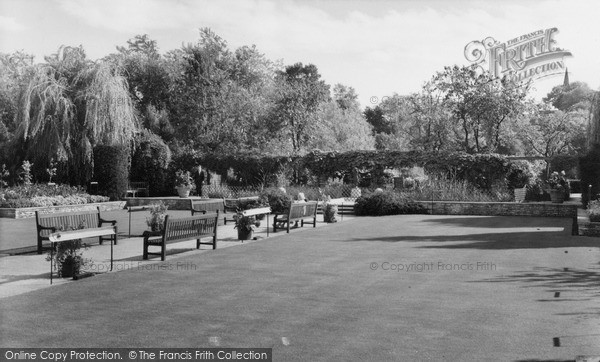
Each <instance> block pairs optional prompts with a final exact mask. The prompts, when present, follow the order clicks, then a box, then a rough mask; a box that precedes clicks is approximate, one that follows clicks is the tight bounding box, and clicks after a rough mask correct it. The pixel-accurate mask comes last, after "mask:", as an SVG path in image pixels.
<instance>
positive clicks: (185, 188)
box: [175, 170, 194, 198]
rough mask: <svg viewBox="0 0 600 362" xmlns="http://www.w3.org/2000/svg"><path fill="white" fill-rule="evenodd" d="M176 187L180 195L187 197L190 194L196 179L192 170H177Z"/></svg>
mask: <svg viewBox="0 0 600 362" xmlns="http://www.w3.org/2000/svg"><path fill="white" fill-rule="evenodd" d="M175 188H176V189H177V193H178V194H179V197H182V198H185V197H189V196H190V191H191V190H192V189H193V188H194V179H193V178H192V175H191V174H190V171H183V170H177V172H176V173H175Z"/></svg>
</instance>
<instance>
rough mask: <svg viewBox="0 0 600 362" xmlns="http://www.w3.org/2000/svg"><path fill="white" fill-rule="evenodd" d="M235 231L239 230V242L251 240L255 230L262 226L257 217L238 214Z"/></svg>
mask: <svg viewBox="0 0 600 362" xmlns="http://www.w3.org/2000/svg"><path fill="white" fill-rule="evenodd" d="M234 219H235V227H234V228H235V229H237V230H238V240H251V239H252V235H253V233H254V230H255V228H257V227H259V226H260V220H257V219H256V217H255V216H244V215H243V214H242V213H241V212H238V213H237V214H236V215H235V216H234Z"/></svg>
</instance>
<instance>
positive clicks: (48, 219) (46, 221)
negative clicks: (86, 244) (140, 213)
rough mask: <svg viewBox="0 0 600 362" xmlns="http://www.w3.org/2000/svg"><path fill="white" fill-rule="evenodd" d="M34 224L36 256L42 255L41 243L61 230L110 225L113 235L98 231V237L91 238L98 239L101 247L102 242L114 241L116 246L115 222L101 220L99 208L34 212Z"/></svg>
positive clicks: (98, 227) (100, 227)
mask: <svg viewBox="0 0 600 362" xmlns="http://www.w3.org/2000/svg"><path fill="white" fill-rule="evenodd" d="M35 223H36V228H37V252H38V254H41V253H42V242H44V241H50V239H49V236H50V234H52V233H55V232H57V231H63V230H64V231H68V230H71V229H82V230H84V229H102V225H103V224H110V225H111V226H114V230H115V232H114V235H113V233H112V232H109V231H106V232H105V233H103V232H101V231H100V234H99V235H93V236H94V237H96V236H97V237H98V242H99V243H100V245H102V242H103V241H104V240H111V241H113V240H114V243H115V245H117V233H116V230H117V226H116V225H117V221H116V220H105V219H103V218H101V217H100V208H99V207H98V208H96V210H89V211H78V212H63V213H56V214H40V213H39V212H38V211H36V212H35ZM106 230H108V229H106ZM78 231H80V230H78ZM107 237H108V238H107ZM111 245H112V244H111Z"/></svg>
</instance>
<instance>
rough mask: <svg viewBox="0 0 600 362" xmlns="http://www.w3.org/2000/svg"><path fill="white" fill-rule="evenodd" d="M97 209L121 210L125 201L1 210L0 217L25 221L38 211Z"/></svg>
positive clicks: (47, 212)
mask: <svg viewBox="0 0 600 362" xmlns="http://www.w3.org/2000/svg"><path fill="white" fill-rule="evenodd" d="M97 207H100V211H112V210H121V209H123V208H124V207H125V201H111V202H96V203H90V204H79V205H61V206H43V207H22V208H1V209H0V217H1V218H8V219H26V218H32V217H35V212H36V211H39V212H40V213H42V214H53V213H58V212H77V211H84V210H95V209H96V208H97Z"/></svg>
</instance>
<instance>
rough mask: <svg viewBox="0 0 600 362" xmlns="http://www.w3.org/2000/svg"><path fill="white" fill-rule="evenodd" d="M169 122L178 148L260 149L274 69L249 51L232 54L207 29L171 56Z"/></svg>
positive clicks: (221, 40) (220, 40) (262, 57)
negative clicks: (185, 145)
mask: <svg viewBox="0 0 600 362" xmlns="http://www.w3.org/2000/svg"><path fill="white" fill-rule="evenodd" d="M168 58H169V59H172V60H174V66H173V67H172V69H171V71H172V73H171V74H172V76H173V79H174V82H173V83H172V87H171V89H170V95H171V98H170V99H171V101H170V113H171V115H172V124H173V126H174V128H175V132H176V134H177V136H178V138H179V139H180V140H181V142H182V143H183V144H188V145H190V146H192V147H194V148H196V149H199V150H205V151H224V152H235V151H236V150H244V149H248V148H252V147H260V145H261V143H262V142H261V141H260V140H261V139H262V138H263V136H264V135H265V134H266V132H265V131H264V129H265V128H266V127H267V125H266V121H265V119H266V117H267V116H266V115H267V113H268V109H269V104H270V99H271V94H272V88H273V87H274V85H273V78H274V66H273V64H272V63H271V62H270V61H268V60H267V59H266V58H265V57H264V55H262V54H260V53H259V52H258V51H257V50H256V48H255V47H242V48H240V49H238V50H236V51H235V52H231V51H230V50H229V49H228V48H227V43H226V42H225V41H224V40H223V39H221V38H220V37H219V36H218V35H216V34H215V33H214V32H212V31H211V30H210V29H201V31H200V40H199V42H198V43H197V44H191V45H187V46H185V47H184V48H183V49H182V50H180V51H177V52H171V53H170V54H168Z"/></svg>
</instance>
